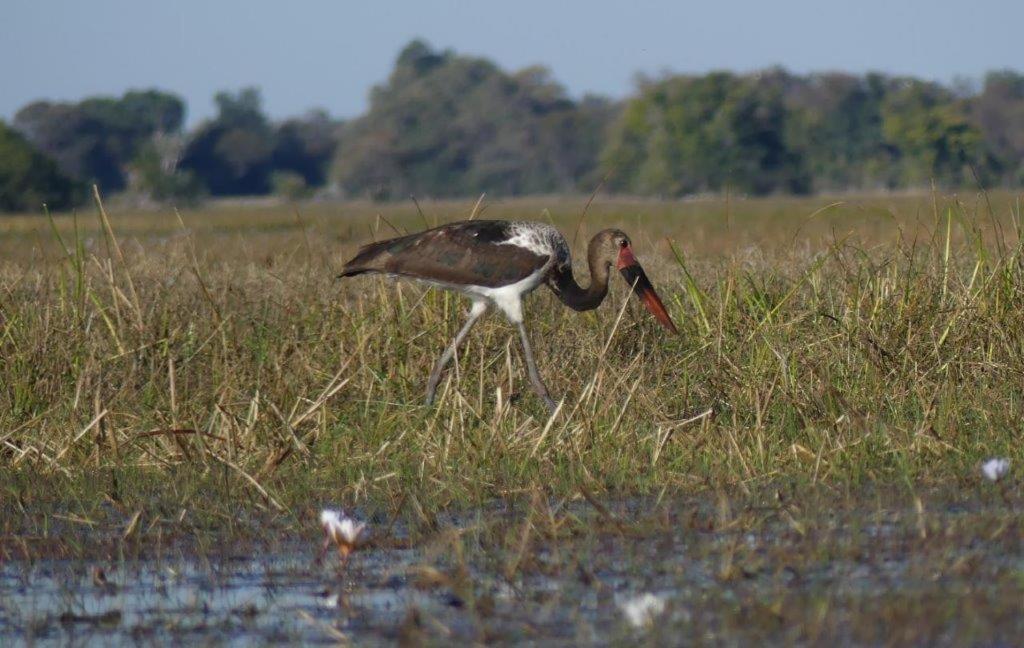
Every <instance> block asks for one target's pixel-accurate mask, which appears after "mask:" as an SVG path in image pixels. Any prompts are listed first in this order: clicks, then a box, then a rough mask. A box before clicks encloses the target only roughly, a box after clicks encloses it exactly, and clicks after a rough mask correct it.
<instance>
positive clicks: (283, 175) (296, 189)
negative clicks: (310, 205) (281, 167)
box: [270, 171, 312, 200]
mask: <svg viewBox="0 0 1024 648" xmlns="http://www.w3.org/2000/svg"><path fill="white" fill-rule="evenodd" d="M270 184H271V186H272V187H273V188H274V194H276V195H278V196H281V197H282V198H287V199H288V200H301V199H302V198H308V197H309V196H310V195H311V194H312V191H310V187H309V185H308V184H306V179H305V178H303V177H302V175H301V174H299V173H296V172H295V171H274V172H273V173H272V174H271V175H270Z"/></svg>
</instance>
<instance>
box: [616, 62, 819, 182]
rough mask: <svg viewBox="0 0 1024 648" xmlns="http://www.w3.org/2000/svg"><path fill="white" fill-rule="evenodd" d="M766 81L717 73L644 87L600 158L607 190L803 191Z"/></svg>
mask: <svg viewBox="0 0 1024 648" xmlns="http://www.w3.org/2000/svg"><path fill="white" fill-rule="evenodd" d="M771 81H772V79H771V78H770V76H767V75H766V77H765V78H761V77H760V76H759V75H758V76H750V77H740V76H736V75H733V74H730V73H726V72H716V73H712V74H708V75H706V76H700V77H694V76H678V77H672V78H669V79H665V80H663V81H659V82H654V83H647V84H644V86H643V87H642V88H641V93H640V96H639V97H637V98H636V99H634V100H632V101H631V102H630V103H629V105H628V106H627V108H626V111H625V113H624V116H623V118H622V120H620V121H619V123H618V124H617V125H616V128H615V130H614V132H613V133H612V136H611V139H610V141H609V143H608V146H607V148H606V150H605V151H604V154H603V156H602V161H603V165H604V167H605V169H606V170H607V171H609V172H610V173H611V174H612V182H611V184H612V187H613V188H615V189H618V190H621V191H628V192H633V193H641V194H663V195H669V196H679V195H683V194H688V193H694V192H703V191H720V190H723V189H725V188H727V187H731V188H735V189H737V190H739V191H743V192H750V193H755V194H763V193H770V192H775V191H784V192H795V193H800V192H803V191H805V190H806V189H807V188H808V185H809V182H808V179H807V177H806V174H805V172H804V170H803V168H802V160H801V158H800V156H799V155H797V153H796V151H795V150H793V149H792V148H791V147H790V146H789V145H788V143H787V142H786V141H785V133H786V126H787V122H788V120H789V119H790V114H789V113H788V112H787V110H786V107H785V104H784V102H783V96H782V92H781V91H780V89H779V88H778V87H777V85H776V84H775V83H772V82H771Z"/></svg>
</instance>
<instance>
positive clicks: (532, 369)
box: [516, 320, 557, 413]
mask: <svg viewBox="0 0 1024 648" xmlns="http://www.w3.org/2000/svg"><path fill="white" fill-rule="evenodd" d="M516 326H517V327H518V328H519V339H520V340H522V342H523V355H524V356H526V370H527V372H528V373H529V374H530V384H532V385H533V391H535V392H537V395H538V396H540V397H541V400H543V401H544V404H545V405H547V406H548V409H550V410H551V412H552V413H554V411H555V409H556V407H557V406H556V405H555V401H553V400H551V396H549V395H548V388H547V387H545V386H544V381H543V380H541V379H540V374H539V373H538V372H537V363H536V362H534V360H533V349H531V348H530V340H529V338H527V337H526V326H524V325H523V322H522V320H520V321H518V322H516Z"/></svg>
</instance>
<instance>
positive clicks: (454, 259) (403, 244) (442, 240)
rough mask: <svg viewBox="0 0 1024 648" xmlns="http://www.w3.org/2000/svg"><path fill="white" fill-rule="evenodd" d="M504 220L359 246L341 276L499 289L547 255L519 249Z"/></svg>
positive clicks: (462, 224)
mask: <svg viewBox="0 0 1024 648" xmlns="http://www.w3.org/2000/svg"><path fill="white" fill-rule="evenodd" d="M511 236H512V234H511V227H510V225H509V223H508V222H506V221H463V222H459V223H451V224H449V225H442V226H441V227H435V228H434V229H429V230H426V231H424V232H419V233H417V234H410V235H408V236H401V237H398V238H393V239H389V240H387V241H379V242H377V243H371V244H369V245H367V246H365V247H363V248H362V249H361V250H360V251H359V253H358V254H357V255H356V256H355V257H354V258H353V259H352V260H351V261H349V262H348V263H346V264H345V267H344V269H343V271H342V273H341V276H343V277H350V276H353V275H358V274H363V273H365V272H380V273H385V274H392V275H399V276H403V277H413V278H416V279H425V280H428V281H436V282H440V283H447V284H454V285H467V286H485V287H488V288H500V287H501V286H507V285H509V284H513V283H516V282H518V281H521V280H523V279H525V278H527V277H529V276H530V275H531V274H533V273H534V272H537V271H538V270H540V269H541V268H543V267H544V265H545V264H546V263H547V262H548V260H549V258H550V257H549V256H545V255H540V254H537V253H535V252H531V251H530V250H527V249H526V248H523V247H520V246H518V245H511V244H505V241H508V240H509V239H510V238H511Z"/></svg>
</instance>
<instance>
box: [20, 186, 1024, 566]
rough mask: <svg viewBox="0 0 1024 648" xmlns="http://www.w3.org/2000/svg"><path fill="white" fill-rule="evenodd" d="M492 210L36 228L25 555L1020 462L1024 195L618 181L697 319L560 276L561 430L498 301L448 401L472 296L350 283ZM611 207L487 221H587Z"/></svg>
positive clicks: (667, 288)
mask: <svg viewBox="0 0 1024 648" xmlns="http://www.w3.org/2000/svg"><path fill="white" fill-rule="evenodd" d="M473 202H474V201H468V202H466V203H444V204H442V203H432V204H424V205H423V213H422V214H420V213H418V212H417V210H416V208H415V207H414V206H411V205H408V206H406V205H402V206H388V207H377V206H373V205H368V204H366V205H361V204H353V205H330V206H327V205H310V206H301V207H299V208H298V209H297V210H295V209H291V208H286V207H266V206H263V207H252V208H246V207H242V206H235V207H221V208H217V209H210V210H204V211H197V212H187V213H183V214H181V218H180V220H179V218H178V217H177V216H176V215H175V214H174V213H144V214H133V213H117V212H115V213H112V214H111V215H110V218H109V226H108V225H105V224H104V222H103V219H101V218H99V216H98V212H97V213H83V214H80V215H79V216H78V218H77V219H75V218H73V217H72V216H70V215H61V216H58V217H55V218H54V219H53V221H52V223H51V222H50V221H48V220H47V219H46V218H44V217H40V216H25V217H15V218H11V219H8V220H5V221H4V228H5V231H6V232H7V233H6V234H5V235H4V236H3V237H2V238H0V468H2V470H0V474H2V477H0V519H2V521H0V536H3V537H5V538H6V539H5V540H4V543H3V544H4V545H5V546H6V547H7V548H8V550H10V549H11V547H12V546H13V545H14V544H16V543H17V542H20V541H21V540H17V539H19V538H20V539H23V538H37V539H39V538H50V537H52V536H53V535H54V531H53V529H54V528H55V526H54V525H56V526H61V525H64V526H71V527H81V528H92V526H90V525H93V526H94V525H105V524H108V523H109V522H110V520H111V519H113V520H117V525H119V526H118V527H117V528H118V532H119V533H125V534H129V535H131V534H135V535H149V536H152V535H154V534H157V533H159V532H161V530H162V529H167V528H170V527H176V526H181V525H186V524H191V525H193V528H206V529H217V530H218V531H231V530H234V529H235V528H236V526H237V527H244V526H245V520H246V519H248V517H249V516H250V515H252V514H255V513H258V512H259V511H261V510H262V511H267V512H274V513H281V512H283V513H285V514H286V515H284V516H283V517H282V519H286V520H293V519H295V517H296V516H299V515H304V514H306V512H307V511H308V510H310V509H311V508H313V507H314V506H315V505H316V504H317V503H318V502H321V501H336V502H343V503H345V504H347V505H353V504H358V505H362V506H366V507H372V508H378V509H381V510H384V511H387V512H389V513H394V514H400V515H403V516H407V517H409V518H410V519H412V520H416V519H424V520H429V519H432V516H433V515H434V513H435V512H436V511H439V510H441V509H443V508H446V507H449V506H453V505H458V506H480V505H484V504H487V503H489V502H492V501H493V500H494V499H495V498H516V497H518V496H520V495H521V494H524V493H533V492H535V491H539V492H542V493H545V494H547V495H550V496H573V495H575V494H578V493H580V492H581V491H585V492H587V493H594V494H596V496H597V497H600V496H601V494H604V493H609V492H615V493H619V494H632V493H651V492H654V493H658V492H666V491H669V492H676V491H678V492H687V493H691V492H696V491H699V490H703V489H707V488H718V487H726V488H731V489H735V490H739V491H748V490H751V489H756V488H758V487H759V486H761V485H765V484H770V483H777V482H780V481H781V482H787V483H795V484H814V483H819V484H820V483H823V484H826V485H828V484H846V483H859V482H864V481H883V482H894V483H901V484H908V485H910V486H911V487H917V486H919V485H928V484H934V483H939V482H944V483H952V484H955V483H958V482H962V481H964V480H970V479H974V467H975V465H976V463H977V462H978V461H979V460H980V459H981V458H982V457H985V456H989V455H1001V456H1007V457H1010V458H1011V459H1012V460H1014V461H1015V463H1016V465H1024V453H1022V452H1021V450H1020V446H1019V444H1017V443H1015V440H1016V439H1017V438H1018V436H1019V419H1020V409H1018V408H1020V407H1021V384H1022V383H1021V377H1022V374H1024V356H1022V352H1024V347H1022V342H1021V336H1020V331H1021V329H1022V324H1024V293H1022V288H1024V266H1022V264H1021V257H1020V254H1021V247H1020V243H1019V237H1018V229H1017V226H1018V224H1019V222H1020V217H1021V212H1020V207H1019V204H1018V202H1017V201H1016V198H1015V197H1013V196H1007V195H996V196H992V197H985V196H975V195H971V196H969V197H966V198H961V199H958V198H956V197H953V196H913V195H908V196H896V197H861V198H847V199H843V198H815V199H766V200H757V201H744V200H731V201H721V200H716V201H711V200H709V201H694V202H652V201H640V200H636V201H628V200H606V199H598V200H597V201H596V202H595V204H594V205H593V206H592V207H591V209H590V211H589V212H588V213H587V216H586V219H585V221H584V222H583V225H582V229H581V235H580V238H579V240H578V241H577V242H576V245H575V251H577V252H578V251H579V250H580V249H582V246H583V245H584V244H585V239H586V236H587V235H588V234H592V233H594V232H596V231H597V230H598V229H599V228H601V227H606V226H612V225H614V226H619V227H621V228H623V229H624V230H626V231H627V232H629V233H630V234H631V236H632V237H633V238H634V241H635V247H636V248H637V251H638V253H639V254H640V255H641V258H642V260H643V261H644V263H645V266H646V267H647V269H648V271H649V274H650V275H651V277H652V279H653V281H654V283H655V285H656V286H657V287H658V288H659V291H660V292H661V294H662V296H663V298H664V299H665V302H666V304H667V305H668V306H669V310H670V312H671V313H672V315H673V318H674V319H675V320H676V322H677V324H678V325H679V327H680V330H681V335H679V336H678V337H674V338H671V337H667V336H666V335H665V334H664V333H663V332H662V331H661V330H660V329H659V328H657V326H656V324H655V323H654V322H653V321H650V318H649V317H647V316H646V314H645V313H643V312H642V311H641V310H638V309H637V308H636V306H635V304H634V303H633V302H632V301H630V300H628V299H627V295H626V290H625V286H620V287H618V289H616V290H614V291H613V292H612V294H611V295H610V298H609V300H608V302H607V303H606V305H604V306H603V307H602V308H600V309H598V310H597V311H595V312H592V313H587V314H576V313H573V312H571V311H568V310H567V309H565V308H563V307H562V306H561V305H560V304H559V303H558V302H557V301H556V300H555V299H554V298H553V296H552V295H550V294H549V293H548V291H546V290H544V289H541V290H539V291H538V293H537V294H536V295H535V296H534V297H532V299H531V301H530V302H529V303H528V305H527V312H528V317H529V320H528V324H529V326H530V328H531V331H532V337H533V339H534V345H535V349H536V351H537V353H538V358H539V364H540V369H541V372H542V374H544V375H545V377H546V379H547V381H548V384H549V387H550V388H551V390H552V395H553V396H555V398H556V399H557V398H560V397H564V398H565V402H564V405H563V406H562V409H561V411H560V413H559V414H558V415H557V416H555V417H554V418H552V419H550V420H549V419H548V417H547V416H546V414H545V409H544V408H543V406H542V404H540V403H539V402H537V401H536V399H535V398H534V397H533V395H532V393H531V392H530V390H529V385H528V382H527V380H526V377H525V372H524V369H523V366H522V362H521V359H520V357H519V355H518V349H517V346H516V344H515V342H514V340H515V337H514V331H513V329H512V328H511V327H509V326H508V325H507V324H506V323H504V322H503V321H501V320H500V319H499V318H497V317H494V316H492V317H489V318H487V319H486V320H485V321H484V323H482V324H481V325H480V326H478V327H477V329H476V330H475V331H474V333H473V335H472V336H470V339H469V341H468V343H467V344H466V345H465V346H464V347H463V349H462V352H461V354H460V357H459V362H458V366H457V369H454V370H453V371H451V372H450V373H449V376H450V379H448V380H446V382H445V383H443V385H442V390H441V392H440V393H441V395H440V398H439V400H440V402H439V404H438V406H437V407H434V408H427V407H424V406H422V404H421V399H422V391H423V389H424V387H425V381H426V377H427V374H428V373H429V370H430V366H431V363H432V362H433V360H434V359H435V358H436V356H437V354H438V353H440V351H441V350H442V349H443V347H444V345H445V344H446V342H447V341H448V340H449V339H450V337H451V336H452V335H453V334H454V332H455V331H456V330H457V329H458V327H459V326H460V323H461V320H462V318H463V316H464V311H465V306H466V305H465V304H464V303H463V302H462V301H461V300H460V298H458V297H456V296H452V295H447V294H444V293H439V292H436V291H426V290H424V289H422V288H421V287H419V286H416V285H410V284H395V283H393V282H390V281H388V280H384V279H379V278H358V279H351V280H346V281H337V280H335V279H333V277H334V275H335V274H336V272H335V270H336V269H337V268H338V267H340V265H341V262H342V261H343V260H344V259H345V258H346V256H347V255H349V254H351V253H352V252H353V251H354V250H355V249H356V247H357V246H358V244H360V243H363V242H365V241H367V240H369V238H370V237H371V236H376V237H385V236H390V235H391V234H392V233H393V229H397V230H399V231H405V230H407V229H408V230H414V229H418V228H421V227H423V226H424V225H425V224H433V223H434V222H437V221H443V220H455V219H458V218H463V217H465V216H466V215H468V214H469V213H470V211H471V210H472V208H473ZM584 202H585V200H584V199H578V200H577V199H567V198H551V199H531V200H522V201H512V202H507V203H499V204H492V205H488V206H487V207H486V209H485V210H484V214H483V216H484V217H489V218H525V219H545V220H546V219H551V220H552V221H553V222H554V223H556V224H557V225H559V226H560V227H561V229H562V230H563V231H564V232H566V233H567V235H568V236H570V237H571V236H572V233H573V232H574V230H575V229H576V227H577V223H578V221H579V217H580V212H581V209H582V206H583V204H584ZM620 315H621V317H620ZM129 522H131V524H130V528H129V524H128V523H129ZM61 541H62V542H73V541H72V540H61Z"/></svg>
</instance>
